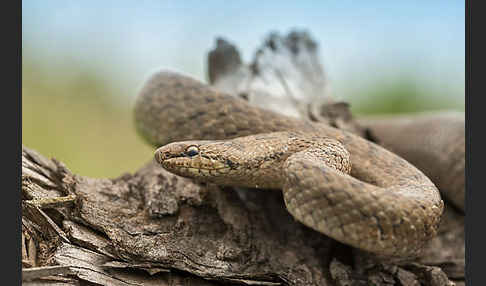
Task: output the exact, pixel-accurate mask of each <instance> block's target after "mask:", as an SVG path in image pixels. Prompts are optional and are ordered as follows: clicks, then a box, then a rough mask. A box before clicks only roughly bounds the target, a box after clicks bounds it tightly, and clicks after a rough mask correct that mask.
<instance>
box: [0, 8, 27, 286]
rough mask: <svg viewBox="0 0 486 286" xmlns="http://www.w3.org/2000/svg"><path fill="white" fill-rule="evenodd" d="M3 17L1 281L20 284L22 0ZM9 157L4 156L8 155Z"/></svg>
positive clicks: (7, 10)
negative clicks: (3, 239) (2, 261)
mask: <svg viewBox="0 0 486 286" xmlns="http://www.w3.org/2000/svg"><path fill="white" fill-rule="evenodd" d="M4 3H5V4H9V5H2V6H3V7H2V8H3V9H1V11H2V13H1V16H2V17H0V18H1V19H2V20H1V22H0V23H1V24H0V26H1V27H2V28H1V29H2V35H4V36H3V37H2V38H3V41H2V46H3V47H4V48H5V50H6V52H4V53H3V56H4V57H3V60H4V61H3V64H2V67H3V69H4V73H3V76H2V79H3V81H2V101H3V104H2V105H1V107H2V109H3V110H2V111H3V112H1V113H0V114H1V118H0V122H1V128H2V135H3V136H2V137H1V139H2V143H5V144H4V145H8V146H4V147H3V148H2V151H3V152H2V153H3V154H2V155H3V156H2V163H1V166H2V167H3V168H2V169H3V170H2V175H3V176H2V195H3V196H5V197H3V198H2V200H1V201H2V202H3V209H4V213H5V215H4V216H3V219H2V228H3V235H2V237H3V238H5V240H6V242H4V243H2V248H3V253H2V254H3V255H4V256H5V257H4V258H3V260H4V262H5V263H3V264H4V266H3V267H5V268H4V269H3V270H2V272H3V273H4V275H2V276H3V277H2V280H3V281H2V283H4V284H6V285H21V283H22V282H21V280H22V278H21V275H22V274H21V273H22V272H21V271H22V264H21V255H22V254H21V246H20V242H21V223H22V222H21V217H22V214H21V206H20V204H21V199H20V193H21V184H22V183H21V177H22V168H21V164H22V163H21V157H22V132H21V130H22V129H21V128H22V127H21V126H22V95H21V90H22V1H11V2H4ZM3 158H5V159H7V160H5V159H3Z"/></svg>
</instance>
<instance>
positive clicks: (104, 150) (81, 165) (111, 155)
mask: <svg viewBox="0 0 486 286" xmlns="http://www.w3.org/2000/svg"><path fill="white" fill-rule="evenodd" d="M65 69H67V67H65V68H62V67H58V68H57V69H54V72H53V71H52V69H48V67H46V66H42V65H38V64H36V63H34V62H30V61H28V60H25V59H24V62H23V65H22V144H23V145H24V146H26V147H28V148H32V149H34V150H36V151H38V152H39V153H41V154H42V155H44V156H46V157H49V158H52V157H54V158H56V159H57V160H59V161H61V162H63V163H65V164H66V166H67V167H68V168H69V169H70V170H71V171H72V172H74V173H76V174H79V175H84V176H90V177H108V178H114V177H118V176H120V175H122V174H123V173H126V172H134V171H136V170H137V169H138V168H139V167H141V166H142V165H143V164H144V163H146V162H148V161H149V160H151V159H152V158H153V150H154V148H152V147H150V146H148V145H147V144H145V143H144V142H143V141H142V139H140V138H139V137H138V135H137V134H136V132H135V131H134V130H135V128H134V125H133V117H132V111H131V103H130V102H123V101H120V98H118V97H119V96H123V95H121V94H117V93H119V91H117V89H116V88H115V87H114V86H113V85H112V84H110V83H109V82H108V81H106V80H102V77H101V76H100V75H98V74H97V72H96V71H93V70H81V71H77V72H76V73H72V72H68V71H67V70H65Z"/></svg>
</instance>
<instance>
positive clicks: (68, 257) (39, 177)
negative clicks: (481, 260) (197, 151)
mask: <svg viewBox="0 0 486 286" xmlns="http://www.w3.org/2000/svg"><path fill="white" fill-rule="evenodd" d="M317 48H318V47H317V44H316V43H315V42H314V41H313V40H312V39H311V38H310V36H309V35H308V34H307V33H305V32H292V33H290V34H289V35H287V36H285V37H281V36H279V35H277V34H271V35H270V36H269V37H268V38H267V40H266V41H265V42H264V43H263V45H262V47H261V48H260V49H259V50H258V51H257V52H256V54H255V58H254V60H253V62H252V63H250V64H248V65H245V64H244V63H243V62H242V61H241V58H240V56H239V53H238V51H237V49H236V47H234V46H233V45H231V44H230V43H228V42H227V41H225V40H223V39H218V40H217V44H216V47H215V49H214V50H213V51H212V52H211V53H210V54H209V56H208V61H209V64H208V74H209V80H210V82H211V84H213V86H214V87H215V88H219V89H222V90H225V91H227V92H230V93H232V94H234V95H237V96H241V97H244V98H246V99H248V100H249V101H250V102H254V101H255V98H264V99H263V100H259V99H257V100H256V101H257V104H258V102H261V104H265V103H266V102H268V101H272V100H275V99H277V103H279V102H281V101H285V100H288V101H289V102H288V104H284V105H285V106H287V107H288V110H289V113H293V115H294V116H300V117H308V118H309V119H310V120H314V121H322V122H326V123H328V124H331V125H333V126H336V127H338V128H342V129H346V130H350V131H352V132H355V133H357V134H359V135H361V136H364V137H366V138H368V139H372V134H370V133H369V131H368V130H366V128H363V127H361V126H360V125H358V124H357V123H356V122H355V121H354V120H353V119H352V116H351V114H350V112H349V109H348V105H347V104H346V103H340V102H334V101H333V100H332V98H331V97H329V96H325V97H324V101H322V100H321V101H319V102H318V101H316V98H320V97H319V95H322V94H324V95H326V84H327V83H326V79H325V76H324V72H323V68H322V67H321V65H320V63H319V60H318V54H317ZM309 93H312V94H313V95H312V96H310V97H308V94H309ZM289 97H290V100H289V99H288V98H289ZM294 103H298V104H294ZM278 105H279V104H276V105H275V106H278ZM292 105H293V106H294V107H292ZM22 200H23V201H22V249H23V252H22V253H23V257H22V263H23V271H22V274H23V283H25V285H34V284H35V285H39V284H41V285H57V284H59V285H61V284H63V285H66V284H68V285H79V284H80V283H83V282H90V283H93V284H96V285H222V284H223V285H370V284H371V283H374V284H373V285H395V284H398V285H453V284H451V283H452V281H456V282H457V284H456V285H464V284H463V283H464V282H463V281H464V228H463V223H464V216H463V215H461V214H460V213H457V212H455V211H454V209H452V208H446V213H445V215H444V219H443V222H442V224H441V230H440V233H439V236H438V237H437V238H436V239H434V240H433V241H432V243H431V245H430V247H429V248H428V249H427V251H426V255H424V257H423V258H421V259H419V260H417V261H413V262H408V263H404V264H401V265H394V264H389V263H384V262H378V261H374V260H373V259H372V258H370V257H368V256H365V255H363V254H362V253H360V252H359V251H356V250H354V249H352V248H350V247H348V246H346V245H343V244H340V243H338V242H336V241H334V240H332V239H330V238H328V237H326V236H325V235H322V234H320V233H318V232H315V231H313V230H311V229H309V228H307V227H305V226H304V225H302V224H300V223H299V222H297V221H295V220H294V219H293V218H292V217H291V216H290V214H289V213H288V212H287V211H286V209H285V205H284V202H283V198H282V194H281V193H280V192H278V191H256V190H252V189H232V188H222V187H219V186H215V185H209V184H208V185H204V184H198V183H195V182H193V181H191V180H189V179H185V178H182V177H178V176H176V175H173V174H171V173H168V172H166V171H165V170H164V169H162V168H161V167H160V166H158V165H157V164H156V163H155V162H154V161H150V162H147V164H146V165H145V166H143V167H142V168H141V169H140V170H138V171H137V172H136V173H134V174H124V175H122V176H120V177H118V178H115V179H92V178H87V177H83V176H79V175H76V174H73V173H71V172H70V171H69V169H68V168H66V166H64V165H63V164H62V163H61V162H58V161H56V160H55V159H52V160H48V159H46V158H44V157H43V156H42V155H40V154H38V153H36V152H35V151H34V150H30V149H28V148H25V147H24V148H23V152H22Z"/></svg>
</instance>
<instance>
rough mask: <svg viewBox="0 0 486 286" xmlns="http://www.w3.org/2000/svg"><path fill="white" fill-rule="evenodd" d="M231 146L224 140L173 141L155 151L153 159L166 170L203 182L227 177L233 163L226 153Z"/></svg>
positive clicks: (233, 165)
mask: <svg viewBox="0 0 486 286" xmlns="http://www.w3.org/2000/svg"><path fill="white" fill-rule="evenodd" d="M229 150H231V148H228V146H225V141H185V142H174V143H170V144H167V145H165V146H162V147H160V148H159V149H157V150H156V151H155V160H156V161H157V162H158V163H159V164H160V165H161V166H162V167H163V168H164V169H166V170H167V171H169V172H171V173H174V174H177V175H179V176H183V177H189V178H194V179H196V180H199V181H205V182H218V178H219V177H222V176H224V177H227V174H228V173H229V171H230V170H231V169H234V168H235V167H236V166H235V164H234V163H233V162H232V161H231V160H230V159H228V158H226V156H225V155H226V154H227V153H228V151H229Z"/></svg>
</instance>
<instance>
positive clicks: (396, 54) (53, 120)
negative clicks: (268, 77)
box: [22, 0, 465, 177]
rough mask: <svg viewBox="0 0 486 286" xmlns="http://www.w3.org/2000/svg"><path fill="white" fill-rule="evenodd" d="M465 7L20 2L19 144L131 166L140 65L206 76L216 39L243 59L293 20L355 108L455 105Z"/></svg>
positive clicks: (81, 168)
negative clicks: (229, 44) (310, 39)
mask: <svg viewBox="0 0 486 286" xmlns="http://www.w3.org/2000/svg"><path fill="white" fill-rule="evenodd" d="M229 3H231V4H229ZM464 14H465V7H464V1H445V0H444V1H425V2H424V1H359V2H358V1H231V2H227V1H108V0H105V1H94V0H84V1H74V0H72V1H69V0H62V1H61V0H49V1H35V0H23V1H22V143H23V144H24V145H25V146H27V147H30V148H33V149H35V150H36V151H38V152H40V153H41V154H43V155H45V156H47V157H54V158H56V159H58V160H60V161H62V162H64V163H65V164H66V165H67V166H68V168H69V169H71V171H73V172H75V173H78V174H80V175H84V176H91V177H117V176H119V175H122V174H123V173H125V172H134V171H136V170H137V169H138V168H139V167H140V166H142V165H143V164H144V163H146V162H147V161H149V160H150V159H151V158H152V156H153V155H152V154H153V148H152V147H150V146H148V145H146V144H145V143H144V142H143V141H142V140H141V139H140V138H139V137H138V136H137V134H136V132H135V131H134V126H133V118H132V105H133V103H134V99H135V97H136V95H137V92H138V91H139V89H140V88H141V86H142V85H143V83H144V81H145V80H146V79H147V77H148V76H149V75H150V74H152V73H153V72H154V71H156V70H158V69H170V70H174V71H179V72H183V73H186V74H189V75H192V76H193V77H195V78H198V79H200V80H203V81H206V68H207V67H206V57H207V53H208V52H209V50H211V49H212V48H213V47H214V45H215V38H216V37H218V36H222V37H224V38H226V39H227V40H229V41H231V42H232V43H233V44H235V45H236V46H237V47H238V48H239V50H240V52H241V54H242V56H243V61H244V62H249V61H251V60H252V56H253V53H254V52H255V50H256V49H257V47H259V46H260V45H261V43H262V41H263V39H264V38H265V37H266V36H267V35H268V33H269V32H272V31H276V32H279V33H280V34H281V35H285V34H287V33H288V32H289V31H290V30H291V29H294V28H297V29H304V30H307V31H308V32H309V33H310V35H311V36H312V37H313V38H314V39H315V40H316V41H317V42H318V44H319V53H320V57H321V63H322V64H323V66H324V69H325V72H326V74H327V76H328V79H329V81H330V85H331V90H332V94H331V95H332V96H334V97H335V98H337V99H341V100H346V101H348V102H350V103H351V106H352V110H353V112H354V113H356V114H376V113H401V112H417V111H424V110H437V109H452V110H460V111H464V95H465V79H464V78H465V32H464V31H465V17H464Z"/></svg>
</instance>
